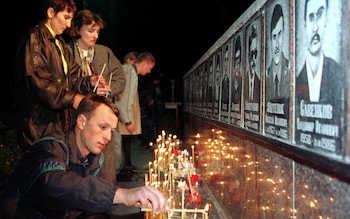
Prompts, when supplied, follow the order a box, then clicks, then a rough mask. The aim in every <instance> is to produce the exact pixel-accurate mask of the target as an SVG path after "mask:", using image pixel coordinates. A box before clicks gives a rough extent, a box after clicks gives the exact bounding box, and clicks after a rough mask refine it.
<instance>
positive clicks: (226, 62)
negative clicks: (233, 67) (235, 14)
mask: <svg viewBox="0 0 350 219" xmlns="http://www.w3.org/2000/svg"><path fill="white" fill-rule="evenodd" d="M230 42H231V41H229V42H227V43H226V44H225V45H224V50H223V63H222V66H223V71H222V78H221V79H222V80H221V114H220V115H221V118H220V121H222V122H225V123H229V108H230V105H229V101H230V78H229V76H230V58H231V56H230Z"/></svg>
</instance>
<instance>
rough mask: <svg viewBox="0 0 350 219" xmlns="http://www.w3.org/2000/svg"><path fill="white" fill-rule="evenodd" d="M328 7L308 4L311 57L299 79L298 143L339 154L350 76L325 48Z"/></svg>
mask: <svg viewBox="0 0 350 219" xmlns="http://www.w3.org/2000/svg"><path fill="white" fill-rule="evenodd" d="M333 3H335V2H333V1H332V4H333ZM328 6H329V2H328V0H306V1H305V9H304V27H305V36H306V44H307V54H306V58H305V62H304V65H303V67H302V69H301V71H300V72H299V74H298V75H297V77H296V91H295V95H296V96H295V106H296V110H295V113H296V125H295V128H296V136H295V140H296V143H297V144H300V145H306V146H309V147H314V148H318V149H321V150H326V151H328V152H332V153H337V154H339V153H341V150H342V149H341V145H342V136H343V134H342V132H343V128H344V123H345V116H344V112H345V111H344V109H345V100H346V99H345V75H346V74H345V71H344V69H343V68H342V67H341V66H340V65H339V64H338V63H337V62H336V61H335V60H334V59H333V58H331V57H327V56H326V54H325V51H324V49H323V47H324V44H325V39H324V36H325V32H326V28H327V27H330V26H331V22H330V20H329V19H332V18H331V17H328V16H327V15H328V9H329V8H328ZM332 43H333V42H332ZM340 48H342V47H340Z"/></svg>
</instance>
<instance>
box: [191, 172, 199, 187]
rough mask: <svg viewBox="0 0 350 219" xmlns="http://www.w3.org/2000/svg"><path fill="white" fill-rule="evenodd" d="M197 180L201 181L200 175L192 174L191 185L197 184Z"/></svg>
mask: <svg viewBox="0 0 350 219" xmlns="http://www.w3.org/2000/svg"><path fill="white" fill-rule="evenodd" d="M197 182H199V176H198V175H197V174H192V175H191V185H192V186H195V185H196V183H197Z"/></svg>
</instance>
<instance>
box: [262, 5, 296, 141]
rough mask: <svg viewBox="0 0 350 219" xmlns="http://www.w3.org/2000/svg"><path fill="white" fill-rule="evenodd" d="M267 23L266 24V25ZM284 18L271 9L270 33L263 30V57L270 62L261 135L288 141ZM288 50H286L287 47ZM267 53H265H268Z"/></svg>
mask: <svg viewBox="0 0 350 219" xmlns="http://www.w3.org/2000/svg"><path fill="white" fill-rule="evenodd" d="M266 23H267V22H266ZM284 23H285V21H284V14H283V9H282V6H281V5H280V4H275V5H274V6H273V11H272V15H271V19H270V26H269V27H268V28H269V29H270V31H268V30H267V33H266V35H267V36H266V39H269V40H270V41H269V44H267V46H266V48H267V50H268V49H270V50H269V51H266V53H267V57H268V54H269V55H270V56H271V61H270V63H269V66H268V67H267V70H266V78H265V109H266V110H265V133H267V134H271V135H274V136H277V137H279V138H283V139H288V137H289V129H288V127H289V126H288V118H289V101H290V68H289V60H288V59H287V58H286V55H285V53H284V51H283V47H284V46H285V45H284V44H285V43H286V44H288V45H289V40H288V39H287V38H286V37H285V30H286V29H287V32H288V26H287V27H285V25H284ZM288 48H289V47H288ZM268 52H269V53H268Z"/></svg>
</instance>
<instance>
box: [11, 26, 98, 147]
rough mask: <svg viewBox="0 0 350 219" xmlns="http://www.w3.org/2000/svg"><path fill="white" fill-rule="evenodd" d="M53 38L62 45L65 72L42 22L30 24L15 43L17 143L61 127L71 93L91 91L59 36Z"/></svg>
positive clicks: (56, 47)
mask: <svg viewBox="0 0 350 219" xmlns="http://www.w3.org/2000/svg"><path fill="white" fill-rule="evenodd" d="M56 38H57V39H59V40H60V41H61V45H63V51H64V58H65V60H66V62H67V65H68V72H67V73H66V74H65V73H64V70H63V61H62V58H61V52H60V49H59V48H58V46H56V44H55V38H54V37H53V36H52V34H51V33H50V31H49V30H48V28H47V27H46V26H45V25H44V24H39V25H37V26H35V27H33V28H32V29H31V30H30V31H29V33H28V35H27V36H26V37H25V38H24V40H23V41H22V42H21V43H20V44H19V47H18V50H17V57H16V77H15V78H16V91H17V92H18V93H17V95H16V97H17V102H16V107H17V109H18V113H17V115H18V118H19V121H18V122H19V123H18V130H19V134H20V136H19V139H20V142H19V144H20V145H21V144H24V146H28V145H30V144H31V143H32V142H33V141H35V140H37V139H39V138H41V137H42V136H44V135H46V134H48V133H53V132H55V131H57V130H62V129H63V128H64V125H65V122H66V121H68V118H67V115H68V113H65V111H67V110H68V109H72V106H73V102H74V96H75V94H76V93H77V92H79V93H82V94H85V93H88V92H92V87H91V85H90V80H89V78H88V77H84V78H81V77H78V76H79V75H80V71H81V69H80V67H79V66H78V65H77V64H76V63H75V61H74V57H73V56H72V54H71V52H70V50H69V47H68V45H66V43H65V42H64V39H63V37H62V36H56ZM22 141H24V142H22Z"/></svg>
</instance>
